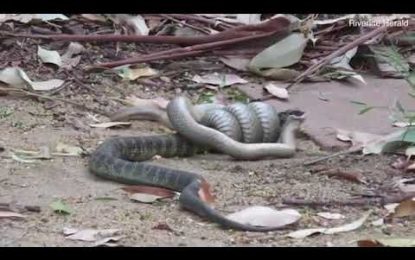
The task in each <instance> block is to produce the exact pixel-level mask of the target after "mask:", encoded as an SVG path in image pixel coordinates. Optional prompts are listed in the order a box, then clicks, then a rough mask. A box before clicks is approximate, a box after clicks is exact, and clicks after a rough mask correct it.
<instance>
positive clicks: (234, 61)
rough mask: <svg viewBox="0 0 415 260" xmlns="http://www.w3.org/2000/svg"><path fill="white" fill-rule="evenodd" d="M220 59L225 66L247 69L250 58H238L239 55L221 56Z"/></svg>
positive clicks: (240, 69)
mask: <svg viewBox="0 0 415 260" xmlns="http://www.w3.org/2000/svg"><path fill="white" fill-rule="evenodd" d="M219 60H220V61H222V62H223V63H224V64H225V65H226V66H228V67H231V68H232V69H236V70H239V71H248V68H247V67H248V64H249V61H250V59H248V58H240V57H223V58H220V59H219Z"/></svg>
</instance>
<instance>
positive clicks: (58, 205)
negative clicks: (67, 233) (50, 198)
mask: <svg viewBox="0 0 415 260" xmlns="http://www.w3.org/2000/svg"><path fill="white" fill-rule="evenodd" d="M50 207H51V208H52V209H53V211H54V212H56V213H59V214H62V215H70V214H72V209H71V208H70V207H69V206H68V205H66V204H65V203H64V202H63V201H61V200H57V201H54V202H52V203H51V204H50Z"/></svg>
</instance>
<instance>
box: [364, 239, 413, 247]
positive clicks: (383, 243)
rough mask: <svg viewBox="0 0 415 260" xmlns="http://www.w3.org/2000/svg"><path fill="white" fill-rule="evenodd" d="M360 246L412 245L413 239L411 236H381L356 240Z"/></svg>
mask: <svg viewBox="0 0 415 260" xmlns="http://www.w3.org/2000/svg"><path fill="white" fill-rule="evenodd" d="M357 244H358V246H360V247H382V246H388V247H413V246H415V239H413V238H382V239H365V240H359V241H357Z"/></svg>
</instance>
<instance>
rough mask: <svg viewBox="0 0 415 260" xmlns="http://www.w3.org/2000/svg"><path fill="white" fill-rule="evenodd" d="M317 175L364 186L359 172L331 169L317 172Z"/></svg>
mask: <svg viewBox="0 0 415 260" xmlns="http://www.w3.org/2000/svg"><path fill="white" fill-rule="evenodd" d="M318 174H323V175H327V176H328V177H338V178H341V179H346V180H348V181H351V182H355V183H363V184H366V182H365V180H364V179H363V176H362V174H361V173H360V172H356V171H344V170H341V169H331V170H325V171H319V172H318Z"/></svg>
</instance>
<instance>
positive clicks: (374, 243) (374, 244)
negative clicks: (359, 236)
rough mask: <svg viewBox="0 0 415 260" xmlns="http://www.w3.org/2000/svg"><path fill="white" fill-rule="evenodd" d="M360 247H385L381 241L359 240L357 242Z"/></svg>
mask: <svg viewBox="0 0 415 260" xmlns="http://www.w3.org/2000/svg"><path fill="white" fill-rule="evenodd" d="M357 245H358V246H359V247H383V246H384V245H382V244H381V243H380V242H379V241H376V240H359V241H357Z"/></svg>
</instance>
